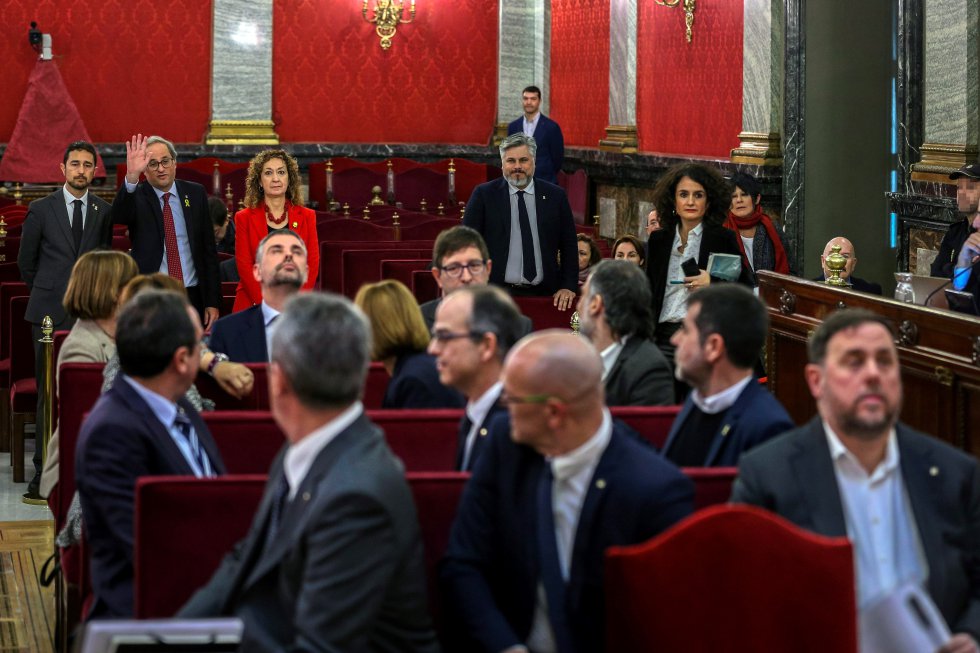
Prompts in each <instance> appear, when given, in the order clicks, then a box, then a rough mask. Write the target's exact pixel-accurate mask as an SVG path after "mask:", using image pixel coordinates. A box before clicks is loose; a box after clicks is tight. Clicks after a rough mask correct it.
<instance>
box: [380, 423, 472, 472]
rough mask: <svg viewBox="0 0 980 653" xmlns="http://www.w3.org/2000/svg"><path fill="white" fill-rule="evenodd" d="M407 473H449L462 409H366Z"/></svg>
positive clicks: (453, 467)
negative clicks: (383, 433) (382, 431)
mask: <svg viewBox="0 0 980 653" xmlns="http://www.w3.org/2000/svg"><path fill="white" fill-rule="evenodd" d="M367 414H368V417H369V418H371V420H372V421H373V422H374V423H375V424H377V425H378V426H380V427H381V428H382V429H383V430H384V432H385V439H387V441H388V446H389V447H391V450H392V451H393V452H394V453H395V455H396V456H398V457H399V458H401V460H402V462H403V463H404V464H405V470H406V471H409V472H416V471H419V472H422V471H424V472H452V471H454V470H455V468H456V438H457V432H458V431H459V420H460V419H461V418H462V417H463V411H462V410H461V409H431V410H429V409H419V410H369V411H368V413H367Z"/></svg>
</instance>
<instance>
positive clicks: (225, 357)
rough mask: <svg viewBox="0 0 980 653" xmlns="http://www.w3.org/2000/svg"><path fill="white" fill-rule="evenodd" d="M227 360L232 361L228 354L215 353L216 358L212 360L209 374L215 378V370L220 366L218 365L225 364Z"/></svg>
mask: <svg viewBox="0 0 980 653" xmlns="http://www.w3.org/2000/svg"><path fill="white" fill-rule="evenodd" d="M227 360H230V359H229V358H228V354H220V353H218V352H214V358H212V359H211V363H210V364H209V365H208V374H209V375H211V376H214V368H215V367H217V366H218V363H223V362H225V361H227Z"/></svg>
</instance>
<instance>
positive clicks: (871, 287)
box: [814, 236, 881, 295]
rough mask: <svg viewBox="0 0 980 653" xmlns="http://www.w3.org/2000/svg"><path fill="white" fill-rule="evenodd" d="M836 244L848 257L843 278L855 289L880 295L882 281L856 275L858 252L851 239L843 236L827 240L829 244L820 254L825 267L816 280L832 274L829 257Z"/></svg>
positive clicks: (821, 263) (843, 254)
mask: <svg viewBox="0 0 980 653" xmlns="http://www.w3.org/2000/svg"><path fill="white" fill-rule="evenodd" d="M834 245H840V253H841V256H843V257H844V258H846V259H847V265H846V266H845V267H844V271H843V272H841V273H840V276H841V279H843V280H844V281H846V282H847V283H848V285H850V286H851V288H852V289H854V290H860V291H861V292H866V293H871V294H872V295H880V294H881V284H880V283H875V282H873V281H865V280H864V279H859V278H858V277H855V276H854V274H853V273H854V268H855V267H857V262H858V260H857V254H855V253H854V245H853V244H851V241H849V240H848V239H847V238H844V237H843V236H837V237H836V238H831V239H830V241H828V242H827V246H826V247H824V250H823V255H821V256H820V266H821V267H822V268H823V274H821V275H820V276H819V277H817V278H816V279H814V281H824V280H825V279H827V278H828V277H829V276H830V268H828V267H827V257H828V256H830V248H831V247H833V246H834Z"/></svg>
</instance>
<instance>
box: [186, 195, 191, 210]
mask: <svg viewBox="0 0 980 653" xmlns="http://www.w3.org/2000/svg"><path fill="white" fill-rule="evenodd" d="M184 206H186V207H187V208H191V201H190V200H189V199H187V196H186V195H185V196H184Z"/></svg>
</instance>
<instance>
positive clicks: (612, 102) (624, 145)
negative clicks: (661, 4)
mask: <svg viewBox="0 0 980 653" xmlns="http://www.w3.org/2000/svg"><path fill="white" fill-rule="evenodd" d="M636 3H637V0H609V125H608V126H607V127H606V137H605V138H604V139H602V140H600V141H599V147H600V148H601V149H603V150H610V151H614V152H623V153H632V152H636V148H637V143H638V140H637V133H636V23H637V21H636V11H637V9H636Z"/></svg>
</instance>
